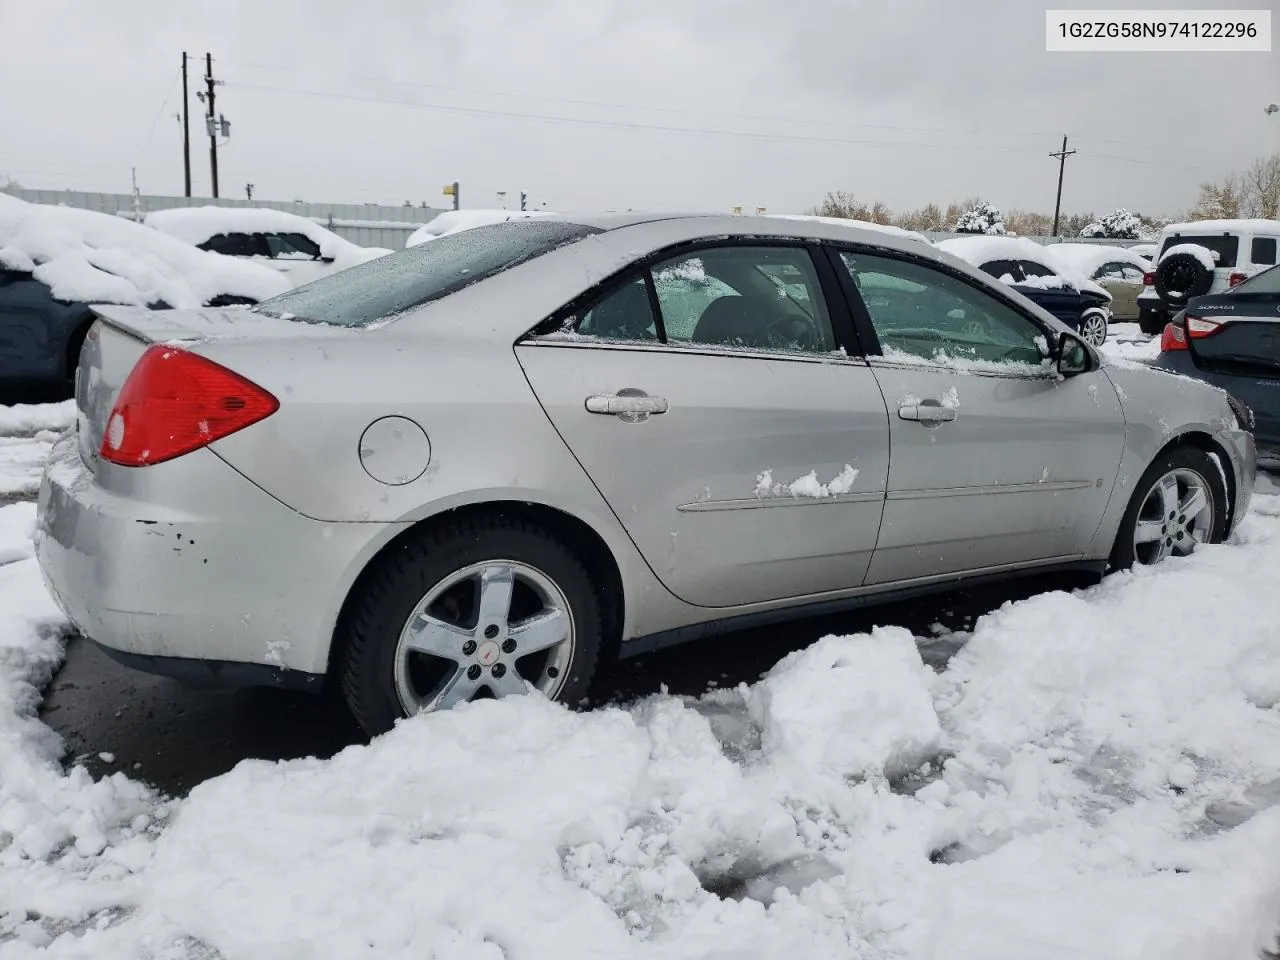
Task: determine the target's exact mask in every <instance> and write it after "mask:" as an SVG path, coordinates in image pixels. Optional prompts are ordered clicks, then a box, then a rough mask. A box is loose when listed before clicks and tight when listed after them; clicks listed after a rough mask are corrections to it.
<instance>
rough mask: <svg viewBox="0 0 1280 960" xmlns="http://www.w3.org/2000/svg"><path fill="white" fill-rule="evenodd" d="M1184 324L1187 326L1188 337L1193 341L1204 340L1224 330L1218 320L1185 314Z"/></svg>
mask: <svg viewBox="0 0 1280 960" xmlns="http://www.w3.org/2000/svg"><path fill="white" fill-rule="evenodd" d="M1182 322H1183V323H1184V324H1185V325H1186V328H1187V336H1188V337H1190V338H1191V339H1192V340H1203V339H1204V338H1205V337H1211V336H1213V335H1214V334H1215V333H1217V332H1218V331H1219V330H1221V329H1222V324H1221V323H1219V322H1218V321H1217V320H1206V319H1204V318H1203V317H1193V316H1191V314H1189V313H1187V314H1183V317H1182Z"/></svg>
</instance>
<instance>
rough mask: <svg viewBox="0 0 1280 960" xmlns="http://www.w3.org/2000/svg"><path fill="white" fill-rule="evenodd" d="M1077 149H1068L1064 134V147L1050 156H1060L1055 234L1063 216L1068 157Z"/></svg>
mask: <svg viewBox="0 0 1280 960" xmlns="http://www.w3.org/2000/svg"><path fill="white" fill-rule="evenodd" d="M1075 152H1076V151H1075V150H1068V149H1067V136H1066V134H1063V135H1062V149H1061V150H1060V151H1058V152H1057V153H1051V154H1049V156H1051V157H1057V158H1058V201H1057V203H1055V204H1054V205H1053V235H1054V236H1055V237H1056V236H1057V235H1058V219H1059V218H1060V217H1061V216H1062V178H1063V176H1065V174H1066V172H1067V157H1069V156H1071V155H1072V154H1073V153H1075Z"/></svg>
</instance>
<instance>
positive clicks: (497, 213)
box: [405, 209, 555, 247]
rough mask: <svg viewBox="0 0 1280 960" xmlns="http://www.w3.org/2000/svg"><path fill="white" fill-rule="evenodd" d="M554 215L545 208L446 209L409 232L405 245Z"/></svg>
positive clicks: (413, 244)
mask: <svg viewBox="0 0 1280 960" xmlns="http://www.w3.org/2000/svg"><path fill="white" fill-rule="evenodd" d="M552 216H555V214H552V213H548V212H546V211H545V210H483V209H478V210H446V211H445V212H444V213H438V214H436V216H435V217H434V218H433V219H432V220H431V221H430V222H429V223H427V224H425V225H424V226H421V227H419V228H418V229H417V230H415V231H413V233H411V234H409V239H408V240H406V241H405V246H406V247H417V246H420V245H422V244H424V243H427V242H429V241H431V240H436V239H438V238H439V237H443V236H446V235H448V234H451V233H458V232H459V231H461V230H472V229H474V228H475V227H487V226H491V225H492V224H495V223H506V222H507V221H509V220H532V219H538V218H546V217H552Z"/></svg>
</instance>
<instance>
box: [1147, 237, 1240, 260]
mask: <svg viewBox="0 0 1280 960" xmlns="http://www.w3.org/2000/svg"><path fill="white" fill-rule="evenodd" d="M1180 243H1195V244H1199V245H1200V246H1202V247H1204V248H1206V249H1208V250H1211V251H1213V252H1214V253H1216V254H1217V255H1218V258H1217V265H1218V266H1219V267H1234V266H1235V265H1236V255H1237V254H1238V253H1239V251H1240V238H1239V237H1233V236H1232V235H1231V234H1229V233H1227V234H1222V233H1220V234H1217V235H1216V236H1196V235H1195V234H1185V233H1175V234H1173V235H1172V236H1169V237H1166V238H1165V241H1164V244H1163V245H1162V246H1161V247H1160V256H1162V257H1163V256H1164V254H1165V251H1166V250H1171V249H1172V248H1173V247H1176V246H1177V245H1178V244H1180Z"/></svg>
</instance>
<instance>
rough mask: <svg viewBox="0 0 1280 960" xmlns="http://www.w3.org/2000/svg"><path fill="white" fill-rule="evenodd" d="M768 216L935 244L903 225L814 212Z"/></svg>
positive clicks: (771, 214)
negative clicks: (885, 234)
mask: <svg viewBox="0 0 1280 960" xmlns="http://www.w3.org/2000/svg"><path fill="white" fill-rule="evenodd" d="M766 216H769V217H774V218H776V219H781V220H808V221H810V222H811V223H829V224H832V225H834V226H839V227H856V228H859V229H862V230H878V231H879V232H881V233H889V234H893V235H894V236H895V237H909V238H910V239H912V240H919V241H920V242H921V243H927V244H929V245H930V246H932V245H933V243H932V241H931V240H930V239H929V238H928V237H926V236H925V235H924V234H923V233H918V232H917V231H915V230H906V229H904V228H902V227H895V226H893V225H892V224H887V223H873V222H871V221H870V220H853V219H850V218H849V217H819V216H816V215H813V214H803V213H770V214H766Z"/></svg>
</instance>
